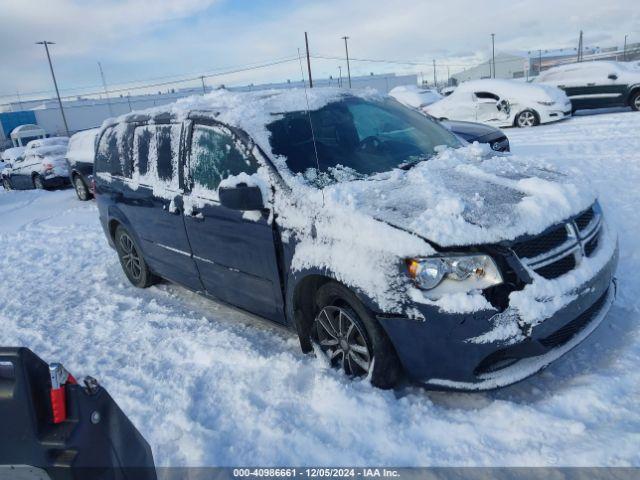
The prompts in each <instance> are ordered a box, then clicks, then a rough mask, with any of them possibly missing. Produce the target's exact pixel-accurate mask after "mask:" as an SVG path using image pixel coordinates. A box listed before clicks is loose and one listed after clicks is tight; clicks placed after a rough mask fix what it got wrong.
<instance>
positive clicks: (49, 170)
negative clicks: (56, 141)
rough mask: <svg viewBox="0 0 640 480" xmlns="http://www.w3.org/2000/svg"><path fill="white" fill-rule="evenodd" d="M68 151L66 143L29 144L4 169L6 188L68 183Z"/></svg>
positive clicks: (28, 187)
mask: <svg viewBox="0 0 640 480" xmlns="http://www.w3.org/2000/svg"><path fill="white" fill-rule="evenodd" d="M34 141H37V140H34ZM66 151H67V147H66V145H47V146H41V147H33V148H29V147H28V146H27V149H26V150H25V151H24V153H23V154H22V155H21V156H19V157H17V158H16V159H15V160H14V161H13V162H11V166H10V167H8V168H5V169H4V170H3V171H2V184H3V186H4V188H5V189H6V190H11V189H16V190H28V189H33V188H37V189H45V188H55V187H61V186H64V185H67V184H68V183H69V174H68V170H67V165H66V162H65V160H64V155H65V153H66Z"/></svg>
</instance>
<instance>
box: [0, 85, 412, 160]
mask: <svg viewBox="0 0 640 480" xmlns="http://www.w3.org/2000/svg"><path fill="white" fill-rule="evenodd" d="M417 81H418V78H417V75H415V74H414V75H395V74H393V73H391V74H383V75H374V74H371V75H365V76H359V77H352V78H351V85H352V87H353V88H374V89H376V90H378V91H381V92H384V93H387V92H389V91H390V90H391V89H392V88H394V87H397V86H399V85H409V84H412V85H416V84H417ZM313 84H314V86H331V87H339V86H342V87H345V88H346V87H347V86H348V79H347V78H342V79H340V78H333V77H329V78H318V79H314V80H313ZM302 86H303V83H302V81H294V82H281V83H269V84H261V85H246V86H242V87H231V88H230V90H236V91H252V90H266V89H280V88H299V87H302ZM204 90H205V91H207V92H210V91H211V90H212V88H211V87H204ZM202 93H203V88H185V89H180V90H171V91H169V92H166V93H160V92H158V93H157V94H148V95H135V96H130V95H127V96H123V95H120V96H117V97H110V98H109V99H106V98H82V97H78V98H77V99H75V100H65V101H64V102H63V106H64V113H65V116H66V118H67V124H68V126H69V131H70V133H72V134H73V133H75V132H77V131H80V130H86V129H88V128H94V127H98V126H100V125H101V124H102V122H103V121H104V120H105V119H107V118H109V117H114V116H118V115H123V114H125V113H129V112H131V111H134V110H144V109H147V108H151V107H155V106H159V105H165V104H167V103H172V102H175V101H176V100H178V99H179V98H184V97H188V96H190V95H201V94H202ZM6 110H8V111H5V112H2V113H0V148H2V147H8V146H10V145H9V144H10V140H9V135H10V133H11V132H12V131H13V129H14V128H16V127H17V126H19V125H22V124H27V123H29V124H31V123H34V124H37V125H39V126H40V127H42V128H43V129H44V130H45V131H46V132H47V134H48V135H50V136H54V135H66V132H65V128H64V122H63V120H62V115H61V114H60V107H59V105H58V101H57V100H56V99H47V100H33V101H20V102H13V103H10V104H8V105H7V107H6Z"/></svg>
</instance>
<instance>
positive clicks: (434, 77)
mask: <svg viewBox="0 0 640 480" xmlns="http://www.w3.org/2000/svg"><path fill="white" fill-rule="evenodd" d="M433 86H434V88H437V87H438V79H437V78H436V59H435V58H434V59H433Z"/></svg>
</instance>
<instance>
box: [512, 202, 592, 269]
mask: <svg viewBox="0 0 640 480" xmlns="http://www.w3.org/2000/svg"><path fill="white" fill-rule="evenodd" d="M601 222H602V215H601V213H600V210H599V208H598V206H597V204H594V205H593V206H592V207H590V208H589V209H588V210H585V211H584V212H582V213H580V214H579V215H576V216H575V217H573V218H572V219H570V220H569V221H568V222H566V223H564V224H562V225H558V226H556V227H554V228H552V229H550V230H549V231H547V232H545V233H543V234H541V235H538V236H536V237H534V238H532V239H528V240H525V241H522V242H518V243H516V244H515V245H513V246H512V249H513V251H514V253H515V254H516V255H517V256H518V258H519V259H520V260H521V261H522V263H523V264H524V265H525V266H526V267H527V268H528V269H529V270H530V271H532V272H534V273H536V274H538V275H540V276H541V277H544V278H546V279H548V280H551V279H554V278H558V277H561V276H562V275H564V274H566V273H568V272H570V271H571V270H573V269H574V268H575V267H576V266H577V265H579V264H580V262H581V260H582V258H583V257H585V256H586V257H590V256H591V255H593V253H594V252H595V251H596V249H597V247H598V240H599V237H600V231H601Z"/></svg>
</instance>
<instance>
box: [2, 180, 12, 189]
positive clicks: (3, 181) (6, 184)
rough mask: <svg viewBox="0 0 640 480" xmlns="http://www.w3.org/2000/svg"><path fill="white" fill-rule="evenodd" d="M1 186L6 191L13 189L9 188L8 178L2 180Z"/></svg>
mask: <svg viewBox="0 0 640 480" xmlns="http://www.w3.org/2000/svg"><path fill="white" fill-rule="evenodd" d="M2 186H3V187H4V189H5V190H6V191H9V190H13V187H12V186H11V182H10V181H9V179H8V178H3V179H2Z"/></svg>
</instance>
